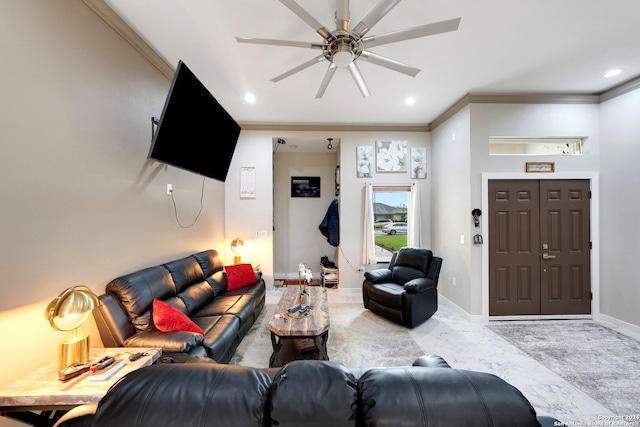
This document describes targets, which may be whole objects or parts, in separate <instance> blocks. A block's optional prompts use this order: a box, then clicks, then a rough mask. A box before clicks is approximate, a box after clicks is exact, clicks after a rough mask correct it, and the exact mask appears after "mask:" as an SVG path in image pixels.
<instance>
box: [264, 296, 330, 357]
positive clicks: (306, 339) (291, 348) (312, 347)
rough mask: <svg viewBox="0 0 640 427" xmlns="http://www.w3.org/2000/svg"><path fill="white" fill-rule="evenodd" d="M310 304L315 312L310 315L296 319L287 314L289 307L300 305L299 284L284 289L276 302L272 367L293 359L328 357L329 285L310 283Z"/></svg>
mask: <svg viewBox="0 0 640 427" xmlns="http://www.w3.org/2000/svg"><path fill="white" fill-rule="evenodd" d="M307 290H308V292H309V300H310V305H311V306H312V307H313V312H312V313H311V315H310V316H308V317H302V318H294V317H291V316H289V315H287V309H288V308H290V307H293V306H294V305H296V304H298V294H299V293H300V289H299V287H298V286H287V287H285V288H284V290H283V293H282V297H280V301H279V302H278V305H276V309H275V315H274V317H273V318H272V319H271V320H270V321H269V330H270V331H271V345H272V347H273V353H272V354H271V357H270V358H269V367H271V368H273V367H279V366H283V365H284V364H286V363H287V362H290V361H291V360H299V359H317V360H329V355H328V354H327V341H328V339H329V303H328V300H327V288H323V287H319V286H308V287H307Z"/></svg>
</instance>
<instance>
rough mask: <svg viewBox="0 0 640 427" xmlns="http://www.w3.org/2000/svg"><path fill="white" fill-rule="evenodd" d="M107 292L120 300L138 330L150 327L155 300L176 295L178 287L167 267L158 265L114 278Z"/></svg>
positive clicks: (107, 287)
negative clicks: (151, 311)
mask: <svg viewBox="0 0 640 427" xmlns="http://www.w3.org/2000/svg"><path fill="white" fill-rule="evenodd" d="M106 292H107V293H110V294H114V295H115V296H116V297H117V298H118V300H120V303H121V304H122V306H123V307H124V309H125V311H126V312H127V315H128V316H129V319H130V320H131V323H132V324H133V325H134V327H135V328H136V330H137V331H146V330H149V329H150V323H151V318H150V316H149V310H151V305H152V303H153V300H154V299H160V300H166V299H168V298H170V297H172V296H175V295H176V288H175V285H174V284H173V280H172V279H171V275H170V274H169V272H168V271H167V269H166V268H164V267H162V266H156V267H149V268H145V269H143V270H140V271H136V272H134V273H131V274H127V275H125V276H122V277H118V278H117V279H113V280H112V281H111V282H109V283H108V284H107V286H106Z"/></svg>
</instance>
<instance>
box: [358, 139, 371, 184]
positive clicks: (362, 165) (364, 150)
mask: <svg viewBox="0 0 640 427" xmlns="http://www.w3.org/2000/svg"><path fill="white" fill-rule="evenodd" d="M356 162H357V164H356V173H357V176H358V178H371V177H372V176H373V147H372V146H370V145H361V146H358V147H356Z"/></svg>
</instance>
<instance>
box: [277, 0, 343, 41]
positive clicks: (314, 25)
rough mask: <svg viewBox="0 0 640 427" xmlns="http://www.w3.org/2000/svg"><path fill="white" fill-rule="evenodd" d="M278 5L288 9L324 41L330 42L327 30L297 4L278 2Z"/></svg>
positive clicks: (287, 0) (286, 1)
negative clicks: (280, 4)
mask: <svg viewBox="0 0 640 427" xmlns="http://www.w3.org/2000/svg"><path fill="white" fill-rule="evenodd" d="M280 3H282V4H283V5H285V6H286V7H287V8H289V10H290V11H292V12H293V13H295V14H296V15H298V17H299V18H300V19H302V20H303V21H304V22H306V23H307V24H308V25H309V26H311V28H313V29H314V30H315V31H316V32H317V33H318V34H320V35H321V36H322V38H323V39H325V40H332V39H333V36H332V35H331V32H330V31H329V30H327V29H326V28H325V27H324V25H322V24H321V23H320V22H318V21H317V20H316V18H314V17H313V16H311V15H310V14H309V12H307V11H306V10H304V9H303V8H302V7H301V6H300V5H299V4H298V3H296V2H295V1H294V0H280Z"/></svg>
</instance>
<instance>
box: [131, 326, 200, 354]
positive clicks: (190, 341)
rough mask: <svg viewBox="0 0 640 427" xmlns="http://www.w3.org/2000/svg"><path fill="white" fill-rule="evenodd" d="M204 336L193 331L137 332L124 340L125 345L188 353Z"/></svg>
mask: <svg viewBox="0 0 640 427" xmlns="http://www.w3.org/2000/svg"><path fill="white" fill-rule="evenodd" d="M203 341H204V337H203V336H202V335H200V334H197V333H195V332H161V331H151V332H146V331H144V332H138V333H136V334H134V335H132V336H130V337H129V338H127V339H126V340H125V342H124V346H125V347H153V348H160V349H162V351H163V352H166V353H188V352H190V351H191V350H193V349H194V348H195V347H197V346H199V345H201V344H202V342H203Z"/></svg>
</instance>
